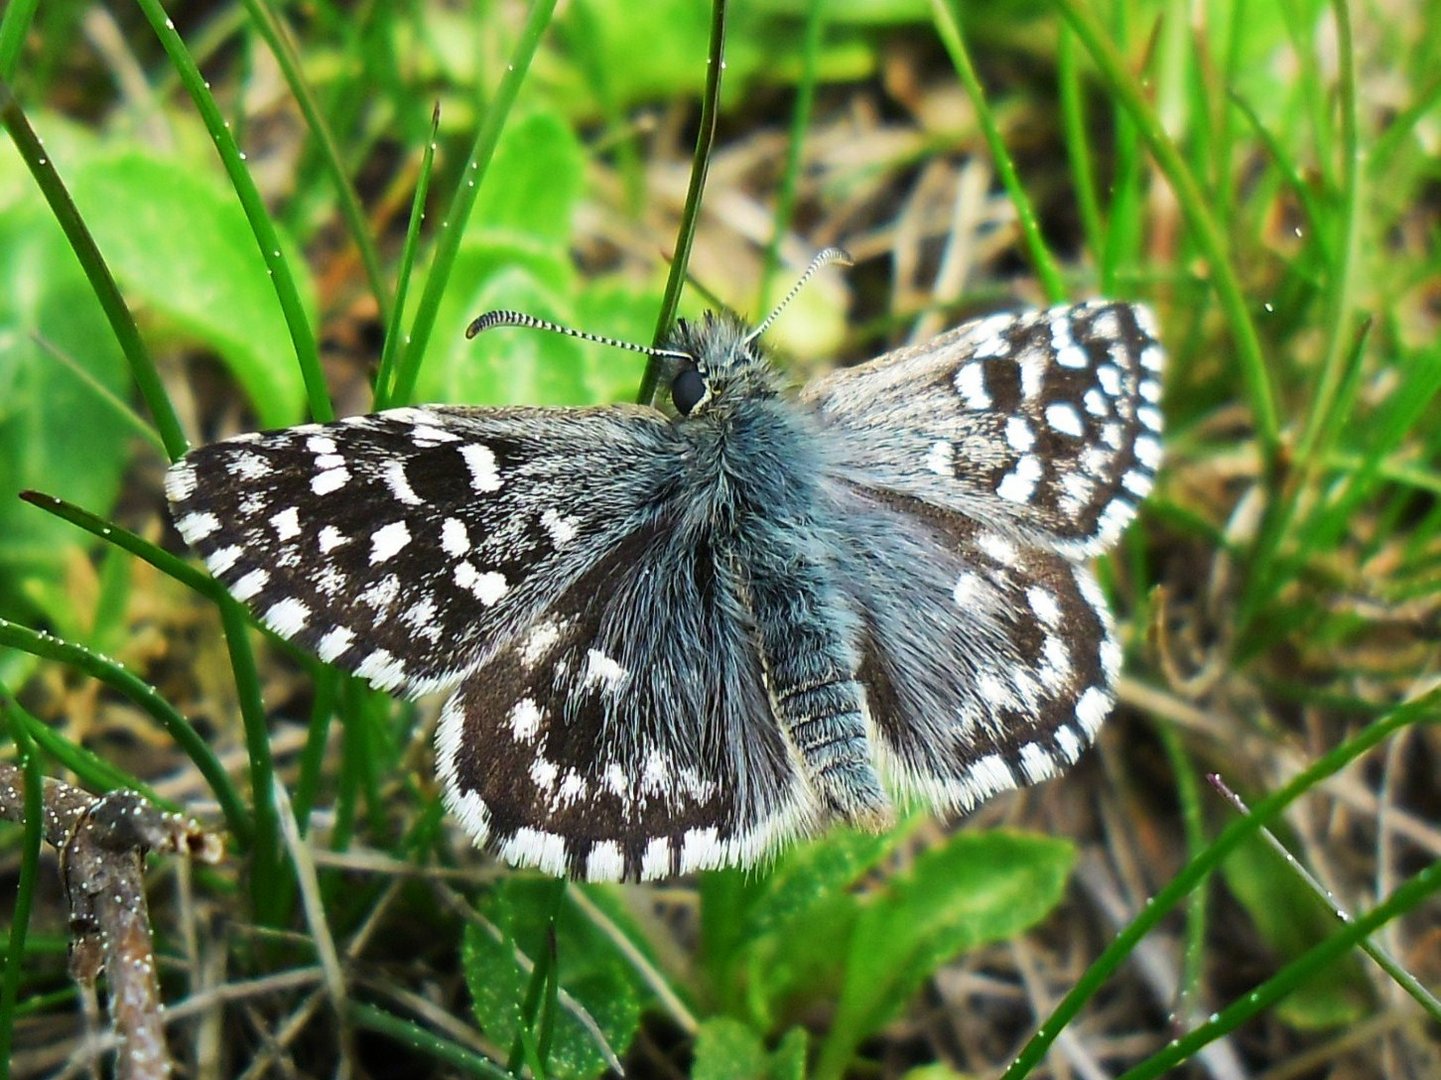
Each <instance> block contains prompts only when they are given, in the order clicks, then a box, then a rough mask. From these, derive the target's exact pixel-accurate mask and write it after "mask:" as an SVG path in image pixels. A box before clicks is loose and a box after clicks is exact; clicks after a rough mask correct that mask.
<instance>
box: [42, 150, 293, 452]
mask: <svg viewBox="0 0 1441 1080" xmlns="http://www.w3.org/2000/svg"><path fill="white" fill-rule="evenodd" d="M71 190H72V194H73V195H74V198H75V203H76V205H77V206H78V207H79V208H80V211H81V213H82V214H84V216H85V221H86V223H87V224H88V225H89V226H90V230H91V232H92V233H93V234H94V236H95V240H96V243H98V244H99V246H100V250H101V252H102V253H103V254H104V255H105V259H106V261H107V262H108V263H109V265H110V269H111V270H112V272H113V273H114V274H115V276H116V278H117V279H119V281H120V283H121V285H122V286H123V287H124V289H125V292H126V295H127V296H129V297H130V298H131V300H132V302H138V303H139V304H140V305H143V306H144V307H147V308H149V309H150V310H152V311H154V312H157V313H159V314H160V315H162V316H164V317H165V318H166V319H167V320H169V321H170V322H171V323H173V324H174V325H175V326H177V327H179V328H181V329H182V330H183V331H184V332H185V333H186V334H187V335H190V336H192V337H193V338H194V339H195V340H197V341H199V342H202V343H203V344H205V345H207V346H209V347H210V348H212V349H214V350H215V351H216V353H217V354H219V356H220V358H221V359H222V360H223V361H224V362H225V364H226V365H227V366H228V367H229V368H230V370H231V371H232V372H233V373H234V375H235V378H236V379H237V380H238V381H239V382H240V384H241V385H242V386H243V387H244V388H245V391H246V394H247V395H248V396H249V398H250V400H251V401H252V402H253V403H254V405H255V409H256V412H257V413H258V414H259V417H260V421H261V423H262V424H263V425H265V426H267V427H276V426H281V425H285V424H291V423H294V422H295V421H296V420H298V419H299V418H300V416H301V408H302V405H303V402H304V396H305V389H304V383H303V380H302V378H301V374H300V370H299V368H298V367H297V366H296V362H295V350H294V348H293V347H292V345H291V339H290V333H289V331H288V330H287V329H286V325H285V318H284V316H283V314H282V312H281V310H280V303H279V301H278V300H277V299H276V297H275V291H274V289H272V288H271V285H270V281H269V279H268V277H267V271H266V268H265V261H264V260H263V259H262V258H261V256H260V252H259V251H257V250H256V247H255V237H254V235H253V233H252V232H251V230H250V226H249V225H248V224H247V223H246V220H245V215H244V213H243V212H242V211H241V209H240V206H239V205H238V204H237V203H236V202H235V198H234V195H233V193H231V192H230V191H229V190H228V189H227V188H226V187H225V186H224V185H223V184H222V183H221V182H220V181H219V180H218V179H214V178H212V177H211V176H210V175H209V174H208V173H206V172H205V171H203V170H201V169H197V168H196V167H195V165H194V164H193V163H190V162H185V161H179V160H170V159H160V158H156V157H153V156H151V155H149V154H147V153H145V152H142V151H139V150H125V151H122V152H119V153H114V154H101V155H96V156H92V157H87V158H83V159H81V160H80V161H79V162H78V164H77V165H76V166H75V167H74V170H73V176H72V180H71ZM160 193H163V197H161V195H160ZM289 261H290V264H291V266H293V267H296V268H297V270H298V268H300V267H303V266H304V265H305V264H304V260H303V259H301V258H300V257H299V256H298V255H297V254H291V255H290V256H289ZM302 287H303V288H304V285H303V286H302ZM306 291H308V289H306Z"/></svg>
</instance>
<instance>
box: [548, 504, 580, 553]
mask: <svg viewBox="0 0 1441 1080" xmlns="http://www.w3.org/2000/svg"><path fill="white" fill-rule="evenodd" d="M577 523H578V521H577V519H576V518H574V517H562V516H561V515H560V514H559V513H558V512H557V511H555V510H547V511H545V513H543V514H541V515H540V524H541V527H542V528H544V529H545V531H546V532H547V533H549V534H550V542H551V543H552V544H554V545H555V546H556V547H557V548H564V547H565V546H566V545H568V544H569V543H570V542H571V541H572V540H574V539H575V534H576V525H577Z"/></svg>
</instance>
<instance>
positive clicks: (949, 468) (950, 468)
mask: <svg viewBox="0 0 1441 1080" xmlns="http://www.w3.org/2000/svg"><path fill="white" fill-rule="evenodd" d="M926 468H928V469H930V470H931V472H933V473H935V474H936V475H937V476H955V475H956V451H955V448H954V447H952V446H951V444H950V443H949V442H947V441H946V440H945V439H941V440H939V441H937V442H936V443H935V445H933V446H932V447H931V452H930V453H929V454H927V455H926Z"/></svg>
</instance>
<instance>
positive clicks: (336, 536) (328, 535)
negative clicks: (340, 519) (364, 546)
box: [317, 525, 350, 555]
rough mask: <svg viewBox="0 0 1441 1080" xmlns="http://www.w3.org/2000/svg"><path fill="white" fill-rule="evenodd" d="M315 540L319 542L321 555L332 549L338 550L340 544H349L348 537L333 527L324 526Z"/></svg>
mask: <svg viewBox="0 0 1441 1080" xmlns="http://www.w3.org/2000/svg"><path fill="white" fill-rule="evenodd" d="M317 539H318V540H319V541H320V553H321V554H322V555H324V554H327V553H328V552H330V551H331V550H332V549H333V548H338V547H339V546H340V545H341V544H347V543H349V542H350V537H348V536H346V535H345V534H344V533H343V532H341V531H340V530H339V529H337V528H336V527H335V526H334V525H326V526H324V527H323V528H322V529H321V530H320V535H319V537H317Z"/></svg>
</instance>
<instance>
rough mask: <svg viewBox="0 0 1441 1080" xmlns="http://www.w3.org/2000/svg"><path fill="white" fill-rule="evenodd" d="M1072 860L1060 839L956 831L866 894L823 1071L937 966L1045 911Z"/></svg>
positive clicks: (835, 1067)
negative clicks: (906, 869)
mask: <svg viewBox="0 0 1441 1080" xmlns="http://www.w3.org/2000/svg"><path fill="white" fill-rule="evenodd" d="M1074 860H1075V851H1074V848H1073V847H1072V845H1071V844H1069V843H1068V842H1066V841H1064V840H1056V839H1052V838H1049V837H1041V836H1030V835H1023V834H1018V833H1005V832H991V833H979V834H971V833H958V834H957V835H955V836H954V837H952V838H951V840H950V841H949V842H948V843H946V844H945V845H944V846H942V847H939V848H935V849H933V850H931V851H927V852H925V853H924V854H923V855H921V856H920V857H919V858H918V859H917V860H916V862H915V865H914V866H912V868H911V869H910V871H909V872H908V873H906V874H905V875H904V876H902V877H898V878H896V879H894V880H892V881H891V882H889V883H888V884H887V886H886V887H885V888H884V889H882V890H880V891H878V892H877V893H876V894H875V895H873V896H871V897H869V898H868V901H869V902H868V903H867V904H866V905H865V906H864V907H863V908H862V910H861V912H860V914H859V916H858V918H857V919H856V921H855V925H854V927H853V929H852V931H851V938H850V942H849V949H848V951H847V954H846V956H845V958H844V959H843V960H842V961H841V963H843V965H844V969H843V976H844V985H843V988H842V991H841V995H840V1001H839V1002H838V1004H837V1008H836V1015H835V1019H834V1022H833V1023H832V1026H831V1031H830V1033H829V1035H828V1037H827V1039H826V1043H825V1046H824V1047H823V1050H822V1054H821V1066H820V1069H819V1072H820V1074H821V1075H832V1076H833V1075H837V1074H838V1073H839V1071H840V1069H841V1068H842V1067H843V1066H844V1065H845V1063H846V1062H847V1061H849V1060H850V1057H851V1055H852V1054H853V1053H854V1051H855V1048H856V1047H857V1046H858V1045H860V1043H861V1041H862V1040H863V1039H865V1038H866V1037H867V1036H868V1035H870V1034H871V1033H872V1032H874V1031H876V1030H877V1029H878V1028H880V1027H881V1025H883V1024H885V1023H886V1022H887V1021H888V1020H890V1019H891V1018H892V1017H893V1016H895V1015H896V1013H898V1012H899V1011H900V1010H901V1009H902V1008H903V1007H904V1005H905V1004H906V1002H907V1001H908V1000H909V999H910V996H911V995H912V994H913V993H914V992H915V991H916V990H917V989H918V988H919V987H920V985H921V983H922V982H923V981H924V980H925V979H926V978H927V977H929V976H930V975H931V974H932V973H933V972H934V971H935V970H936V969H937V968H938V967H940V966H941V965H942V964H944V963H946V962H947V961H949V960H951V959H952V958H953V957H955V956H956V955H957V954H958V953H961V952H964V951H965V950H967V949H971V948H974V947H975V946H977V945H980V944H982V943H985V942H990V941H996V940H999V939H1001V938H1005V937H1009V936H1011V935H1012V934H1017V933H1020V932H1021V931H1022V930H1025V929H1026V928H1027V927H1029V926H1031V925H1033V924H1034V923H1036V922H1037V921H1039V920H1040V919H1041V918H1043V917H1044V916H1045V915H1046V914H1047V913H1048V912H1049V911H1050V910H1051V909H1052V908H1053V907H1055V905H1056V904H1057V902H1058V901H1059V900H1060V898H1061V894H1062V890H1063V889H1064V887H1065V883H1066V878H1067V876H1068V875H1069V873H1070V870H1071V865H1072V863H1073V862H1074Z"/></svg>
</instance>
